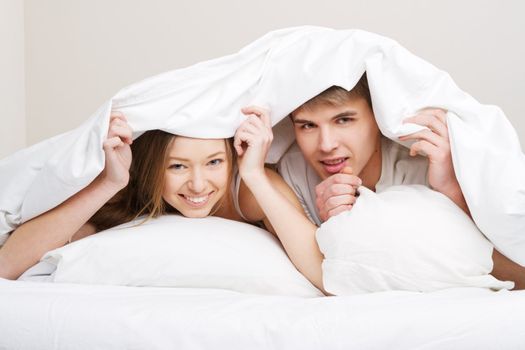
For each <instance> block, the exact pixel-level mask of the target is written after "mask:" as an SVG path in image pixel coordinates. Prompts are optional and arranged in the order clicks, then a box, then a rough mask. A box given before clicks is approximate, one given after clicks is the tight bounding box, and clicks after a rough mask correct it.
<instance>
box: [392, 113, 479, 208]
mask: <svg viewBox="0 0 525 350" xmlns="http://www.w3.org/2000/svg"><path fill="white" fill-rule="evenodd" d="M404 122H405V123H414V124H418V125H422V126H425V127H427V128H428V130H421V131H418V132H415V133H413V134H410V135H406V136H401V137H400V138H399V140H401V141H407V140H415V142H414V143H413V144H412V146H411V147H410V155H411V156H416V155H422V156H425V157H427V158H428V161H429V164H428V183H429V184H430V187H431V188H432V189H434V190H436V191H438V192H441V193H442V194H444V195H445V196H447V197H449V198H450V199H451V200H452V201H453V202H454V203H456V205H458V206H459V207H461V208H462V209H463V210H464V211H465V212H466V213H467V214H468V213H469V210H468V207H467V204H466V202H465V198H464V197H463V192H462V191H461V188H460V186H459V182H458V180H457V178H456V174H455V171H454V166H453V164H452V154H451V151H450V140H449V136H448V128H447V111H445V110H443V109H439V108H425V109H422V110H421V111H419V113H418V114H417V115H415V116H413V117H410V118H407V119H405V120H404Z"/></svg>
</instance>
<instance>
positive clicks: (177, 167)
mask: <svg viewBox="0 0 525 350" xmlns="http://www.w3.org/2000/svg"><path fill="white" fill-rule="evenodd" d="M168 168H170V169H174V170H182V169H184V165H183V164H180V163H174V164H170V166H169V167H168Z"/></svg>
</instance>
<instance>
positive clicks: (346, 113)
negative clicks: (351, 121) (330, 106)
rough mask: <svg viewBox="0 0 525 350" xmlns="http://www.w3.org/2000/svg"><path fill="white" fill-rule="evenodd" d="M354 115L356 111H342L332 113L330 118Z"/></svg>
mask: <svg viewBox="0 0 525 350" xmlns="http://www.w3.org/2000/svg"><path fill="white" fill-rule="evenodd" d="M354 115H357V112H356V111H344V112H341V113H338V114H336V115H334V116H333V117H332V119H337V118H341V117H353V116H354Z"/></svg>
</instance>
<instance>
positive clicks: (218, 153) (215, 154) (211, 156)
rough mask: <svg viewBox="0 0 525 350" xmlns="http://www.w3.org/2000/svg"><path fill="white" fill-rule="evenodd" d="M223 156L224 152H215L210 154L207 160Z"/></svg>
mask: <svg viewBox="0 0 525 350" xmlns="http://www.w3.org/2000/svg"><path fill="white" fill-rule="evenodd" d="M223 154H224V151H219V152H215V153H213V154H210V155H209V156H208V158H213V157H217V156H220V155H223Z"/></svg>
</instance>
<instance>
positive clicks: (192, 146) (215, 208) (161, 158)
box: [0, 107, 322, 286]
mask: <svg viewBox="0 0 525 350" xmlns="http://www.w3.org/2000/svg"><path fill="white" fill-rule="evenodd" d="M243 113H244V114H246V115H247V119H246V121H245V122H244V123H243V124H242V125H241V126H240V127H239V129H238V130H237V133H236V135H235V139H234V141H233V142H232V140H231V139H196V138H187V137H181V136H175V135H172V134H169V133H166V132H163V131H160V130H152V131H148V132H146V133H144V134H143V135H142V136H140V137H139V138H138V139H136V140H135V141H134V142H133V141H132V130H131V128H130V127H129V125H128V124H127V120H126V118H125V117H124V116H123V115H122V114H119V113H114V114H112V116H111V118H110V126H109V131H108V137H107V139H106V141H105V142H104V145H103V147H104V153H105V156H106V163H105V167H104V170H103V172H102V173H101V174H100V175H99V176H98V177H97V178H96V179H95V180H94V181H93V182H92V183H90V184H89V185H88V186H87V187H86V188H84V189H83V190H81V191H80V192H78V193H77V194H75V195H74V196H72V197H71V198H69V199H68V200H66V201H65V202H64V203H62V204H60V205H59V206H57V207H55V208H53V209H51V210H49V211H48V212H46V213H44V214H42V215H40V216H38V217H36V218H34V219H32V220H30V221H28V222H26V223H24V224H23V225H21V226H20V227H18V228H17V229H16V230H15V231H14V232H13V234H12V235H11V237H10V238H9V239H8V240H7V242H6V243H5V245H4V246H3V247H2V248H1V249H0V277H2V278H9V279H16V278H18V277H19V276H20V275H21V274H22V273H23V272H24V271H25V270H27V269H28V268H29V267H31V266H32V265H34V264H35V263H37V262H38V260H39V259H40V258H41V257H42V255H43V254H45V253H46V252H47V251H49V250H52V249H55V248H58V247H60V246H63V245H65V244H67V243H68V242H71V241H75V240H78V239H80V238H83V237H86V236H89V235H91V234H94V233H96V232H98V231H101V230H104V229H107V228H110V227H113V226H116V225H119V224H122V223H124V222H128V221H130V220H133V219H135V218H137V217H139V216H141V215H145V216H146V219H147V218H152V217H157V216H159V215H164V214H169V213H173V214H180V215H184V216H187V217H193V218H202V217H206V216H210V215H215V216H219V217H223V218H227V219H232V220H237V221H245V222H252V223H256V222H257V223H261V222H262V223H263V224H264V225H265V227H266V228H267V229H268V230H269V231H271V232H273V233H275V230H278V231H279V232H287V231H290V232H301V224H300V223H301V222H303V225H305V224H306V225H308V230H310V231H314V230H315V226H314V225H313V224H311V223H310V222H309V221H308V220H307V219H306V217H304V214H303V213H302V209H301V206H300V204H299V202H298V201H297V199H296V197H295V194H294V193H293V192H292V190H291V189H290V188H289V187H288V185H286V183H285V182H284V181H283V180H282V179H281V178H280V177H279V176H278V175H277V174H276V173H275V172H273V171H272V170H269V169H266V168H265V167H264V160H265V158H266V153H267V152H268V149H269V147H270V144H271V142H272V138H273V136H272V131H271V125H270V120H269V117H268V113H267V112H266V111H264V110H262V109H259V108H256V107H250V108H245V109H243ZM232 143H233V144H234V147H235V150H236V152H237V153H238V155H239V157H238V164H236V162H235V158H236V156H235V154H234V153H235V151H234V150H233V148H232ZM132 159H133V160H132ZM241 178H242V181H241ZM256 197H257V200H256ZM258 202H259V203H260V204H258ZM261 208H264V210H263V209H261ZM287 211H291V213H290V214H288V213H287ZM294 216H296V217H294ZM299 218H301V219H302V220H300V219H299ZM270 222H271V224H270ZM297 223H299V225H297ZM274 228H275V230H274ZM279 238H280V239H281V240H282V241H283V244H284V245H285V249H286V250H287V252H288V253H289V254H291V257H292V260H293V261H294V262H295V260H294V258H296V256H297V254H299V255H301V254H302V255H304V252H313V259H314V260H313V261H315V264H313V265H312V264H310V263H309V262H311V261H312V257H311V256H305V257H303V256H299V257H298V258H299V261H300V262H301V261H306V262H307V264H306V265H304V264H303V265H304V266H303V265H301V263H299V266H298V268H299V270H300V271H301V272H303V274H305V275H306V276H307V278H311V276H312V274H311V273H309V269H311V268H314V269H316V271H315V276H318V278H316V279H315V280H314V281H312V282H314V284H315V285H316V286H320V285H321V279H320V276H321V275H320V274H321V270H320V266H321V265H320V263H321V261H322V255H321V253H320V252H319V249H318V248H317V247H307V248H306V249H305V247H303V246H302V243H301V241H302V240H300V239H295V238H299V236H297V237H291V238H293V239H292V240H287V239H286V236H285V237H284V238H285V239H284V240H283V239H282V237H279ZM288 242H290V243H288ZM307 242H308V241H307ZM314 243H315V242H314ZM307 244H309V243H307ZM315 244H316V243H315ZM310 265H311V266H310ZM305 269H306V273H305ZM317 270H318V271H317Z"/></svg>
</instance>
